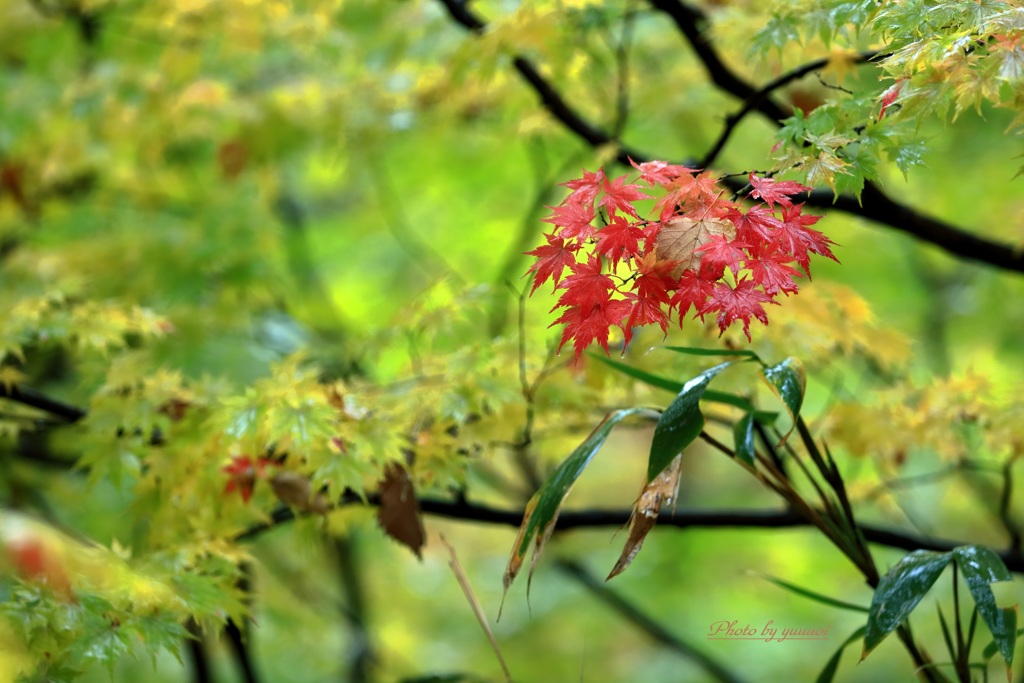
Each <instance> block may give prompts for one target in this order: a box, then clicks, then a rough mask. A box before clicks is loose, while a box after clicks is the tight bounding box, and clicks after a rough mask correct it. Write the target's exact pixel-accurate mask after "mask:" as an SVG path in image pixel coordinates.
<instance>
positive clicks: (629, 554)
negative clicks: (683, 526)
mask: <svg viewBox="0 0 1024 683" xmlns="http://www.w3.org/2000/svg"><path fill="white" fill-rule="evenodd" d="M682 462H683V456H682V455H677V456H676V458H675V460H673V461H672V463H671V464H670V465H669V466H668V467H666V468H665V469H664V470H663V471H662V472H661V473H660V474H659V475H658V476H656V477H655V478H654V481H652V482H650V483H648V484H647V485H645V486H644V488H643V490H642V491H641V492H640V496H639V497H638V498H637V500H636V503H634V504H633V511H632V512H631V513H630V515H629V536H628V537H627V538H626V545H625V547H623V549H622V554H621V555H619V559H618V561H617V562H616V563H615V566H614V567H613V568H612V571H611V573H610V574H608V579H611V578H613V577H615V576H618V575H619V574H621V573H622V572H624V571H625V570H626V567H628V566H629V565H630V563H631V562H632V561H633V558H634V557H636V554H637V553H638V552H640V548H641V547H642V546H643V544H644V539H645V538H647V534H648V533H650V531H651V529H653V528H654V525H655V523H656V522H657V521H658V514H659V513H660V512H661V507H662V505H665V504H666V503H672V504H674V503H675V499H676V493H677V492H678V491H679V475H680V473H681V467H680V465H681V464H682ZM606 580H607V579H606Z"/></svg>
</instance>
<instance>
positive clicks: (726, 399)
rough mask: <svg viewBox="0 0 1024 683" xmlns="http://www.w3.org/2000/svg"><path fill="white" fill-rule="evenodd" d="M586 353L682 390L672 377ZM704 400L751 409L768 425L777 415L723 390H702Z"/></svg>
mask: <svg viewBox="0 0 1024 683" xmlns="http://www.w3.org/2000/svg"><path fill="white" fill-rule="evenodd" d="M716 353H717V352H716ZM588 354H589V355H590V356H591V357H592V358H594V359H596V360H599V361H601V362H602V363H604V364H605V365H608V366H610V367H612V368H614V369H615V370H617V371H619V372H621V373H622V374H624V375H628V376H629V377H632V378H633V379H638V380H640V381H641V382H643V383H645V384H649V385H650V386H652V387H657V388H658V389H664V390H665V391H671V392H672V393H673V394H678V393H679V392H680V391H682V390H683V383H682V382H678V381H676V380H674V379H669V378H668V377H661V376H659V375H654V374H651V373H649V372H646V371H644V370H640V369H639V368H634V367H633V366H631V365H627V364H626V363H623V362H621V361H617V360H615V359H613V358H608V357H607V356H604V355H601V354H598V353H593V352H589V351H588ZM704 400H705V401H711V402H713V403H722V404H725V405H730V406H733V407H735V408H739V409H741V410H745V411H747V412H751V411H753V413H754V420H755V421H757V422H759V423H761V424H766V425H770V424H772V423H774V422H775V420H776V419H777V418H778V416H779V414H778V413H776V412H773V411H769V410H755V409H754V404H753V403H751V402H750V400H749V399H746V398H743V397H742V396H737V395H736V394H730V393H728V392H724V391H715V390H713V389H708V390H707V391H705V392H704Z"/></svg>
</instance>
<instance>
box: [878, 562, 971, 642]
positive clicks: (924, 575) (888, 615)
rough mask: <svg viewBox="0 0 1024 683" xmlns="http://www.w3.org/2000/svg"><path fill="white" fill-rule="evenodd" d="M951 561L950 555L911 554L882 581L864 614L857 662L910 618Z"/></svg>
mask: <svg viewBox="0 0 1024 683" xmlns="http://www.w3.org/2000/svg"><path fill="white" fill-rule="evenodd" d="M952 557H953V555H952V553H936V552H932V551H929V550H915V551H914V552H912V553H910V554H909V555H907V556H906V557H904V558H903V559H902V560H900V561H899V562H898V563H897V564H896V566H894V567H893V568H892V569H890V570H889V571H888V572H887V573H886V575H885V576H883V577H882V580H881V581H879V583H878V588H877V589H875V595H874V597H873V598H872V600H871V607H870V609H869V611H868V623H867V631H866V632H865V634H864V652H863V654H862V655H861V659H864V658H865V657H867V656H868V655H869V654H870V653H871V651H872V650H874V649H875V647H877V646H878V644H879V643H881V642H882V641H883V640H884V639H885V637H886V636H888V635H889V634H890V633H892V632H893V631H894V630H895V629H896V627H897V626H899V625H900V624H901V623H902V622H903V620H904V619H906V618H907V617H908V616H909V615H910V613H911V612H912V611H913V610H914V608H915V607H917V604H918V603H919V602H921V599H922V598H924V596H925V594H926V593H927V592H928V590H929V589H930V588H931V587H932V584H934V583H935V581H936V580H937V579H938V578H939V575H940V574H942V571H943V570H944V569H945V568H946V565H947V564H949V561H950V559H952Z"/></svg>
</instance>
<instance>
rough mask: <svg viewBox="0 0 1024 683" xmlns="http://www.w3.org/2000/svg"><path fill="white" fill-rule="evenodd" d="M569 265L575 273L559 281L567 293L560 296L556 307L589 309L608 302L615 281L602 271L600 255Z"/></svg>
mask: <svg viewBox="0 0 1024 683" xmlns="http://www.w3.org/2000/svg"><path fill="white" fill-rule="evenodd" d="M569 267H570V268H571V269H572V272H573V274H572V275H570V276H568V277H567V278H565V279H564V280H562V281H561V282H560V283H559V285H558V287H559V288H560V289H564V290H565V293H564V294H562V296H561V297H559V299H558V303H557V304H556V305H555V308H559V307H561V306H577V307H580V308H583V309H586V310H587V311H589V310H590V308H591V307H592V306H598V305H603V304H605V303H607V301H608V298H609V296H610V293H611V290H613V289H615V283H613V282H612V279H611V277H609V276H608V275H605V274H603V273H602V272H601V258H600V257H598V256H591V257H590V258H589V259H588V260H587V262H586V263H572V264H570V265H569ZM552 310H554V309H552Z"/></svg>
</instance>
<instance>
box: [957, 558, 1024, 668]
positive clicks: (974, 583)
mask: <svg viewBox="0 0 1024 683" xmlns="http://www.w3.org/2000/svg"><path fill="white" fill-rule="evenodd" d="M953 558H954V561H955V562H956V564H957V567H959V568H960V571H961V572H962V573H963V575H964V581H965V582H966V583H967V587H968V588H969V589H970V591H971V596H972V597H973V598H974V604H975V605H977V606H978V613H979V614H981V618H982V619H983V620H984V621H985V624H986V625H987V626H988V630H989V631H991V632H992V637H993V638H994V639H995V643H996V644H997V645H998V647H999V652H1000V653H1001V654H1002V655H1003V659H1004V660H1005V661H1006V668H1007V671H1009V670H1010V667H1012V666H1013V652H1014V649H1015V646H1016V644H1017V637H1016V630H1017V606H1016V605H1014V606H1013V607H1003V608H1000V607H996V598H995V595H993V593H992V587H991V586H990V585H989V584H991V583H995V582H999V581H1012V580H1013V575H1012V574H1010V571H1009V570H1008V569H1007V568H1006V565H1005V564H1003V561H1002V559H1000V557H999V556H998V555H997V554H996V553H995V552H994V551H993V550H992V549H991V548H986V547H985V546H978V545H968V546H960V547H958V548H954V549H953Z"/></svg>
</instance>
